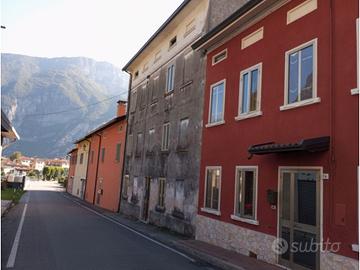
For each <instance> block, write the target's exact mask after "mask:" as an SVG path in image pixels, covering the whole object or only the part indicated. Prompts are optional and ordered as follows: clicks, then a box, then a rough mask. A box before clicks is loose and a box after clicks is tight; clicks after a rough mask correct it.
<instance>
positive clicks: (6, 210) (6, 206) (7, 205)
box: [1, 201, 14, 217]
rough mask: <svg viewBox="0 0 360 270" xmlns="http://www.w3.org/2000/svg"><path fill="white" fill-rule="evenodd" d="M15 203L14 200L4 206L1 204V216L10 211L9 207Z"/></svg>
mask: <svg viewBox="0 0 360 270" xmlns="http://www.w3.org/2000/svg"><path fill="white" fill-rule="evenodd" d="M13 205H14V203H13V202H12V201H9V203H8V204H6V205H5V206H4V207H2V206H1V217H2V216H4V215H5V213H6V212H8V211H9V209H10V208H11V207H12V206H13Z"/></svg>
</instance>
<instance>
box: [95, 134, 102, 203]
mask: <svg viewBox="0 0 360 270" xmlns="http://www.w3.org/2000/svg"><path fill="white" fill-rule="evenodd" d="M95 135H97V136H99V148H98V155H97V162H96V173H95V186H94V197H93V205H95V197H96V187H97V181H98V172H99V160H100V150H101V138H102V136H101V135H100V134H99V133H96V134H95Z"/></svg>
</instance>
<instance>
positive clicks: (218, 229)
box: [196, 215, 359, 270]
mask: <svg viewBox="0 0 360 270" xmlns="http://www.w3.org/2000/svg"><path fill="white" fill-rule="evenodd" d="M196 239H197V240H200V241H204V242H207V243H210V244H213V245H216V246H220V247H222V248H225V249H228V250H233V251H235V252H238V253H241V254H243V255H246V256H249V252H253V253H255V254H256V255H257V259H259V260H263V261H266V262H268V263H271V264H277V255H276V253H275V252H274V251H273V250H272V244H273V241H274V240H276V237H275V236H272V235H268V234H264V233H261V232H256V231H253V230H249V229H245V228H243V227H240V226H236V225H233V224H230V223H225V222H222V221H218V220H215V219H211V218H207V217H204V216H201V215H198V216H197V224H196ZM320 269H321V270H338V269H344V270H348V269H349V270H355V269H359V262H358V261H357V260H354V259H352V258H349V257H345V256H341V255H337V254H334V253H330V252H321V253H320Z"/></svg>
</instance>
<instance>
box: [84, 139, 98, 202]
mask: <svg viewBox="0 0 360 270" xmlns="http://www.w3.org/2000/svg"><path fill="white" fill-rule="evenodd" d="M90 142H91V143H90V152H89V160H88V168H87V177H86V189H85V201H87V202H89V203H94V190H95V179H96V165H97V160H98V149H99V142H100V136H99V135H97V134H94V135H92V136H91V138H90ZM92 153H94V155H93V158H92Z"/></svg>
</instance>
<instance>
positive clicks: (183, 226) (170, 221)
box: [149, 211, 194, 237]
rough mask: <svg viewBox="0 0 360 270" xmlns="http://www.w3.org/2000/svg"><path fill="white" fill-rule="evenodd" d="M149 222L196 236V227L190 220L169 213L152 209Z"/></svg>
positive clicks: (186, 234)
mask: <svg viewBox="0 0 360 270" xmlns="http://www.w3.org/2000/svg"><path fill="white" fill-rule="evenodd" d="M149 223H151V224H154V225H156V226H159V227H165V228H167V229H169V230H171V231H173V232H177V233H179V234H182V235H185V236H189V237H193V236H194V227H193V226H192V225H191V224H190V223H189V222H187V221H186V220H183V219H181V218H177V217H174V216H172V215H169V214H165V213H159V212H156V211H150V216H149Z"/></svg>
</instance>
